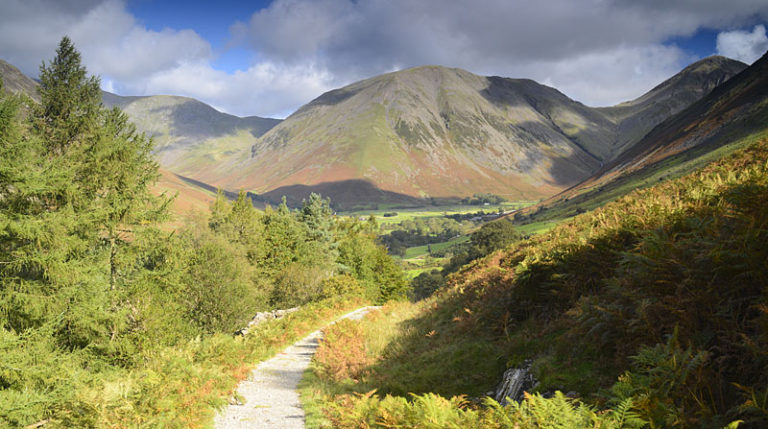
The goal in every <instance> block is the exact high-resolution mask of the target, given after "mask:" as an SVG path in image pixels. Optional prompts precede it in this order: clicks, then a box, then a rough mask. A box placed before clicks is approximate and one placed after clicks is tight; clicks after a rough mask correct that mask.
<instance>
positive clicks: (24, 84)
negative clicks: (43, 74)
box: [0, 59, 40, 101]
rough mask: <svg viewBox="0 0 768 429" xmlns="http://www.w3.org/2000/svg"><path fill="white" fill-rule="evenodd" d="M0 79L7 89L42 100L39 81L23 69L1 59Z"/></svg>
mask: <svg viewBox="0 0 768 429" xmlns="http://www.w3.org/2000/svg"><path fill="white" fill-rule="evenodd" d="M0 79H2V80H3V87H4V88H5V90H6V91H11V92H13V93H16V94H27V95H28V96H30V97H31V98H32V99H34V100H36V101H40V95H39V94H38V93H37V82H35V81H34V80H32V79H30V78H29V77H27V76H26V75H24V73H22V72H21V70H19V69H17V68H16V67H14V66H13V65H11V64H9V63H7V62H5V61H3V60H1V59H0Z"/></svg>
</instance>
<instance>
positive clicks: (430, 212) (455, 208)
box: [339, 201, 536, 224]
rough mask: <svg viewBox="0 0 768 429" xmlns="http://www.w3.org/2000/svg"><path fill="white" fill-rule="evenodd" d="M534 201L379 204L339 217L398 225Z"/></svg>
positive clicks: (521, 205)
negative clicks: (407, 205)
mask: <svg viewBox="0 0 768 429" xmlns="http://www.w3.org/2000/svg"><path fill="white" fill-rule="evenodd" d="M535 203H536V201H510V202H504V203H502V204H499V205H489V206H470V205H463V204H450V205H437V206H427V207H417V208H397V207H396V206H395V205H385V204H379V208H378V209H376V210H355V211H342V212H339V215H342V216H350V217H356V218H357V217H368V216H370V215H374V216H376V221H377V222H379V224H393V223H400V222H402V221H404V220H408V219H414V218H429V217H439V216H445V215H452V214H465V213H475V212H477V211H481V210H482V211H485V212H498V210H499V208H501V209H502V210H504V211H511V210H519V209H521V208H524V207H528V206H530V205H533V204H535ZM392 212H395V213H397V215H395V216H391V217H384V213H392Z"/></svg>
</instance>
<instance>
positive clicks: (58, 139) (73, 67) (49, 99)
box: [38, 36, 101, 152]
mask: <svg viewBox="0 0 768 429" xmlns="http://www.w3.org/2000/svg"><path fill="white" fill-rule="evenodd" d="M99 86H100V81H99V78H97V77H95V76H91V77H88V73H87V71H86V69H85V67H84V66H83V65H82V64H81V58H80V53H79V52H77V50H75V47H74V45H73V44H72V41H71V40H70V39H69V38H68V37H66V36H65V37H64V38H62V39H61V42H60V43H59V47H58V48H57V49H56V57H55V58H54V59H53V60H52V61H51V62H50V63H49V64H48V65H46V64H42V65H41V66H40V87H39V89H38V91H39V92H40V98H41V101H42V115H41V118H40V119H41V120H42V126H41V128H42V131H43V132H44V133H45V141H46V143H47V145H48V147H49V148H50V149H51V150H54V151H59V152H60V151H63V150H65V149H66V148H67V147H68V146H71V145H75V144H77V142H78V140H79V139H80V138H81V137H83V136H85V135H88V134H89V132H90V131H92V130H93V129H94V127H95V126H96V118H97V116H98V115H99V110H100V108H101V90H100V88H99Z"/></svg>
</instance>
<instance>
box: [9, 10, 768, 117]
mask: <svg viewBox="0 0 768 429" xmlns="http://www.w3.org/2000/svg"><path fill="white" fill-rule="evenodd" d="M766 27H768V1H766V0H727V1H725V0H642V1H638V0H541V1H530V0H256V1H234V0H219V1H199V0H183V1H181V0H178V1H177V0H0V58H2V59H4V60H5V61H8V62H9V63H11V64H13V65H15V66H17V67H19V68H20V69H21V70H22V71H23V72H24V73H25V74H27V75H28V76H31V77H37V75H38V71H39V67H40V64H41V62H42V61H49V60H50V59H51V58H53V56H54V55H55V49H56V46H57V44H58V42H59V41H60V40H61V37H62V36H64V35H68V36H69V37H70V38H71V39H72V40H73V42H74V44H75V47H76V48H77V49H78V50H79V51H80V52H81V53H82V58H83V63H84V65H85V66H86V67H87V68H88V71H89V72H90V73H93V74H97V75H99V76H100V77H101V82H102V88H103V89H105V90H107V91H111V92H114V93H117V94H120V95H155V94H172V95H184V96H189V97H194V98H196V99H198V100H201V101H204V102H206V103H208V104H210V105H212V106H213V107H215V108H217V109H219V110H221V111H224V112H227V113H231V114H234V115H238V116H249V115H258V116H264V117H276V118H284V117H286V116H288V115H290V114H291V113H292V112H293V111H295V110H296V109H297V108H298V107H300V106H301V105H303V104H305V103H307V102H309V101H311V100H312V99H313V98H315V97H317V96H319V95H320V94H322V93H323V92H325V91H328V90H331V89H334V88H338V87H341V86H344V85H347V84H350V83H352V82H355V81H358V80H361V79H365V78H369V77H372V76H375V75H378V74H382V73H387V72H391V71H396V70H402V69H405V68H408V67H414V66H419V65H428V64H433V65H443V66H448V67H459V68H463V69H465V70H468V71H470V72H473V73H476V74H480V75H487V76H491V75H493V76H504V77H513V78H530V79H534V80H536V81H538V82H540V83H543V84H546V85H549V86H553V87H555V88H557V89H558V90H560V91H561V92H563V93H564V94H566V95H568V96H569V97H571V98H573V99H575V100H578V101H581V102H583V103H584V104H587V105H590V106H606V105H613V104H616V103H618V102H621V101H626V100H630V99H633V98H636V97H638V96H640V95H642V94H643V93H645V92H646V91H648V90H649V89H651V88H653V87H654V86H655V85H657V84H659V83H660V82H662V81H663V80H665V79H667V78H669V77H670V76H672V75H674V74H675V73H677V72H678V71H680V70H681V69H682V68H683V67H685V66H686V65H688V64H690V63H691V62H694V61H696V60H698V59H701V58H704V57H707V56H709V55H724V56H727V57H730V58H734V59H738V60H740V61H744V62H746V63H752V62H754V61H755V60H756V59H757V58H759V57H760V56H761V55H762V54H763V53H765V52H766V51H767V50H768V36H766Z"/></svg>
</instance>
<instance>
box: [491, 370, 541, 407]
mask: <svg viewBox="0 0 768 429" xmlns="http://www.w3.org/2000/svg"><path fill="white" fill-rule="evenodd" d="M532 365H533V361H530V360H526V361H525V362H524V363H523V366H522V367H519V368H509V369H507V370H506V371H504V375H503V376H502V378H501V382H500V383H499V385H498V387H497V388H496V393H495V395H494V397H493V398H494V399H495V400H496V401H497V402H498V403H500V404H501V405H507V404H508V403H509V401H508V399H511V400H513V401H516V402H520V401H522V400H523V398H524V395H523V393H524V392H527V391H529V390H532V389H534V388H535V387H536V386H538V384H539V382H538V381H536V378H535V377H534V376H533V374H532V373H531V366H532Z"/></svg>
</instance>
